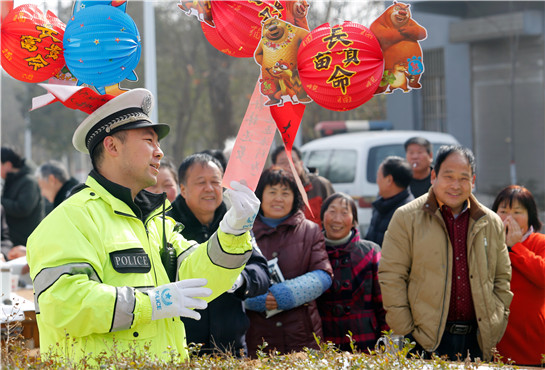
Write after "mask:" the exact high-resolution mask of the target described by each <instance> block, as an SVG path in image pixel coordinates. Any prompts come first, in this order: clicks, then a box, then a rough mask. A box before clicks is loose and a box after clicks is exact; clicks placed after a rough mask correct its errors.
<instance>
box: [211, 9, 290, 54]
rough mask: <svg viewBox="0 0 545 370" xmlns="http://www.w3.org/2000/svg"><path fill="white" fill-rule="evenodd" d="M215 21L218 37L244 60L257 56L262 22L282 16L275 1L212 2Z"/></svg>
mask: <svg viewBox="0 0 545 370" xmlns="http://www.w3.org/2000/svg"><path fill="white" fill-rule="evenodd" d="M211 3H212V18H213V19H214V24H215V25H216V30H217V33H218V35H219V36H220V37H221V38H222V39H223V40H224V41H225V42H226V43H227V44H228V45H230V50H233V51H234V53H235V54H234V55H233V56H236V57H240V58H244V57H246V58H248V57H253V56H254V50H255V48H256V47H257V44H258V43H259V40H261V28H262V21H264V20H265V19H267V18H270V17H273V16H275V15H276V16H277V17H280V16H281V13H280V12H279V11H278V9H276V8H275V7H274V5H272V3H273V1H270V0H268V1H261V2H259V5H258V4H257V2H254V1H250V0H247V1H212V2H211Z"/></svg>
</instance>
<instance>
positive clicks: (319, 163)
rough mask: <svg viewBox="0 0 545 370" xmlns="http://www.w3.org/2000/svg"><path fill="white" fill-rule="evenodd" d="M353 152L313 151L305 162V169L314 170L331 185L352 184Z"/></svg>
mask: <svg viewBox="0 0 545 370" xmlns="http://www.w3.org/2000/svg"><path fill="white" fill-rule="evenodd" d="M356 163H357V152H356V151H355V150H313V151H311V152H310V153H309V154H308V156H307V157H306V160H305V165H306V166H307V167H314V168H316V169H317V170H318V171H319V172H318V173H319V174H320V176H323V177H326V178H327V179H328V180H329V181H331V183H333V184H336V183H346V182H353V181H354V179H355V178H356Z"/></svg>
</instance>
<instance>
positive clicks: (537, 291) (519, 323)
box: [492, 185, 545, 366]
mask: <svg viewBox="0 0 545 370" xmlns="http://www.w3.org/2000/svg"><path fill="white" fill-rule="evenodd" d="M492 210H493V211H494V212H496V213H497V214H498V215H499V216H500V217H501V219H502V220H503V223H504V225H505V230H506V234H505V242H506V244H507V247H508V249H509V257H510V259H511V265H512V268H513V275H512V278H511V291H512V292H513V294H514V297H513V301H512V302H511V306H510V310H511V313H510V314H509V322H508V323H507V329H506V330H505V334H504V335H503V338H502V339H501V341H500V343H498V346H497V347H498V351H499V352H500V355H501V356H503V357H504V359H511V360H513V361H515V363H516V364H517V365H531V366H540V365H541V361H542V355H544V354H545V235H543V234H540V233H538V231H539V230H541V226H542V224H541V221H540V220H539V218H538V215H537V207H536V202H535V200H534V197H533V196H532V193H530V192H529V191H528V189H526V188H524V187H522V186H518V185H511V186H508V187H506V188H505V189H503V190H502V191H501V192H500V193H499V194H498V196H497V197H496V200H495V201H494V204H493V206H492Z"/></svg>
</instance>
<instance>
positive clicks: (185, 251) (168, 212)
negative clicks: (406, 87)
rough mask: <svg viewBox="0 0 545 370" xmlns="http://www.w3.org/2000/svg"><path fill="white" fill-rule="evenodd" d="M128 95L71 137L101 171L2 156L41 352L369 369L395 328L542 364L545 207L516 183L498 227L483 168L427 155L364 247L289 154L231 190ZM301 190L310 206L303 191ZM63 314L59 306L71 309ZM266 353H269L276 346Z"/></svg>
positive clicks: (11, 249)
mask: <svg viewBox="0 0 545 370" xmlns="http://www.w3.org/2000/svg"><path fill="white" fill-rule="evenodd" d="M152 99H153V97H152V96H151V94H150V93H149V92H148V91H147V90H145V89H134V90H131V91H130V92H127V93H124V94H122V95H120V96H119V97H116V98H115V99H113V100H111V101H110V102H108V103H106V104H105V105H104V106H102V107H100V108H99V109H97V110H96V111H95V112H94V113H92V114H91V115H89V117H87V118H86V119H85V120H84V121H83V122H82V123H81V124H80V125H79V127H78V128H77V130H76V132H75V133H74V137H73V143H74V146H75V147H76V149H77V150H79V151H81V152H83V153H87V154H89V156H90V158H91V162H92V164H93V169H92V171H91V172H90V174H89V176H88V178H87V180H86V181H85V183H78V181H77V180H75V179H74V178H73V177H71V176H70V175H69V172H68V171H67V169H66V167H65V166H64V165H63V164H62V163H61V162H58V161H48V162H45V163H43V164H41V165H40V166H39V167H38V168H37V169H36V170H34V169H33V168H32V165H31V164H30V163H27V161H26V160H25V159H24V158H22V157H21V156H20V155H19V154H18V153H17V152H16V151H15V150H13V149H12V148H10V147H2V158H1V161H2V171H1V177H2V180H3V183H2V184H3V185H2V207H1V211H2V256H1V258H2V259H3V260H11V259H14V258H18V257H21V256H25V255H26V258H27V261H28V265H29V268H30V276H31V278H32V280H33V285H34V294H35V308H36V313H37V321H38V326H39V332H40V343H41V350H42V352H43V353H44V355H46V356H47V353H48V352H47V351H52V352H54V351H57V352H60V355H62V356H69V357H71V358H78V357H81V356H83V355H84V354H87V353H95V354H98V353H101V352H102V351H105V352H106V353H107V352H108V351H110V350H111V348H113V347H114V346H112V344H113V341H114V340H116V341H117V342H116V346H115V348H118V349H127V348H130V349H131V350H135V351H137V350H146V351H148V352H149V353H151V354H155V355H158V356H160V357H168V356H170V352H169V351H168V350H167V347H169V346H170V347H169V348H170V349H171V350H172V349H173V350H175V351H177V352H178V353H179V354H180V356H181V357H182V358H184V357H185V356H187V353H188V352H187V345H188V344H189V343H195V344H196V345H198V348H199V351H198V352H197V353H198V354H199V355H202V354H211V353H226V352H229V353H232V354H234V355H235V356H238V357H246V356H250V357H255V356H256V353H258V352H259V351H261V350H263V348H266V350H274V351H277V353H290V352H292V351H301V350H303V349H304V348H315V349H318V348H319V346H318V343H317V341H316V338H321V339H322V340H325V341H330V342H332V343H333V344H335V345H336V346H337V347H338V348H340V349H341V350H346V351H351V350H353V349H354V348H356V349H357V350H360V351H364V352H369V351H372V350H374V349H375V345H376V343H377V340H378V339H379V337H381V335H383V333H385V332H386V331H388V330H391V331H392V332H393V334H396V335H402V336H404V337H405V338H408V339H409V340H411V341H414V343H415V347H414V349H413V350H412V352H411V353H414V354H415V355H419V356H423V357H428V358H429V357H430V356H431V355H432V354H436V355H439V356H446V357H447V358H448V359H450V360H456V359H465V358H466V357H469V358H471V359H476V358H481V359H484V360H491V358H492V355H493V351H494V348H497V350H498V351H499V353H500V355H501V356H503V358H504V359H510V360H512V361H514V362H515V363H516V364H518V365H540V364H541V361H542V356H543V355H544V354H545V340H543V338H544V337H545V235H544V234H542V233H540V231H541V228H542V223H541V221H540V220H539V217H538V210H537V205H536V202H535V200H534V197H533V195H532V194H531V193H530V191H528V189H526V188H525V187H523V186H519V185H511V186H508V187H506V188H504V189H503V190H501V191H500V193H499V194H498V195H497V198H496V199H495V201H494V203H493V205H492V207H491V209H489V208H487V207H486V206H485V205H483V204H481V203H480V202H479V201H478V200H477V199H476V197H475V196H474V195H473V193H472V190H473V185H474V182H475V178H476V171H475V159H474V157H473V153H472V152H471V151H470V150H469V149H467V148H464V147H462V146H443V147H441V148H440V149H439V151H438V152H437V153H436V158H435V163H433V152H432V148H431V145H430V143H429V142H428V141H427V140H425V139H423V138H412V139H410V140H408V141H407V143H406V144H405V151H406V158H401V157H387V158H385V159H384V160H383V162H382V163H381V165H380V167H379V169H378V172H377V185H378V188H379V192H378V197H377V199H376V201H375V202H373V215H372V219H371V223H370V227H369V230H367V232H366V235H365V238H364V237H363V236H362V235H360V230H359V229H358V224H359V223H358V212H357V205H356V203H355V201H354V199H352V197H350V196H348V195H347V194H344V193H339V192H335V190H334V186H333V185H332V184H331V183H330V182H329V181H328V180H327V179H325V178H324V177H321V176H320V175H319V174H318V173H311V172H310V171H309V169H308V168H306V167H305V165H304V163H303V161H302V159H301V158H302V156H301V153H300V152H299V150H298V149H297V148H294V149H293V151H292V158H293V163H294V165H295V170H296V171H295V173H292V170H291V168H290V166H289V164H288V157H287V156H288V153H287V152H286V150H285V149H284V147H283V146H279V147H277V148H276V149H275V150H274V151H273V152H272V153H271V165H270V166H267V167H266V168H265V170H264V171H263V173H262V174H261V177H260V179H259V182H258V185H257V188H256V189H255V192H254V191H252V190H251V189H249V188H248V187H247V186H246V185H245V183H243V182H237V181H234V182H232V183H231V184H230V188H229V189H225V188H224V187H223V186H222V181H223V175H224V171H225V167H226V164H227V163H228V157H225V156H224V154H223V152H222V151H220V150H206V151H204V152H201V153H195V154H192V155H190V156H188V157H187V158H184V159H180V165H179V167H178V168H176V166H175V165H174V163H175V162H176V159H166V158H164V153H163V151H162V150H161V148H160V140H161V139H162V138H163V137H165V136H166V135H167V134H168V131H169V127H168V126H167V125H165V124H158V123H154V122H152V121H151V120H150V119H149V111H150V109H151V106H152V104H151V103H150V101H151V100H152ZM294 176H298V177H299V179H300V180H301V182H302V184H303V186H304V188H305V191H306V192H307V198H308V206H307V205H305V203H304V201H303V198H302V196H301V194H300V192H299V189H298V187H297V185H296V179H295V177H294ZM61 303H62V304H61ZM264 343H266V344H267V345H266V347H264Z"/></svg>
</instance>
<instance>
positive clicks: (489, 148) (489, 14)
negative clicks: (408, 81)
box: [387, 1, 545, 211]
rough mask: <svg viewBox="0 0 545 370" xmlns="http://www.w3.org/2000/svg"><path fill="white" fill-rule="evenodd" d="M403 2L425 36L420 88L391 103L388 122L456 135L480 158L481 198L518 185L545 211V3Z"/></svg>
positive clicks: (397, 93)
mask: <svg viewBox="0 0 545 370" xmlns="http://www.w3.org/2000/svg"><path fill="white" fill-rule="evenodd" d="M404 2H405V3H409V4H411V12H412V17H413V19H415V20H416V21H417V22H418V23H420V24H421V25H422V26H424V27H426V29H427V30H428V37H427V39H426V40H424V41H422V42H421V46H422V49H423V54H424V56H423V59H424V67H425V72H424V75H423V77H422V79H421V82H422V85H423V87H422V89H421V90H416V91H415V90H413V91H411V92H410V93H408V94H404V93H402V92H401V90H397V91H395V92H394V93H392V94H391V95H390V96H388V98H387V119H388V120H389V121H391V122H392V123H393V125H394V127H395V129H418V130H431V131H441V132H448V133H450V134H452V135H454V136H455V137H456V138H457V139H458V140H459V141H460V142H461V143H462V144H463V145H465V146H467V147H469V148H471V149H472V150H473V151H474V153H475V157H476V161H477V181H476V192H477V193H479V194H483V195H488V196H489V199H492V200H493V198H494V197H495V195H496V194H497V192H498V191H499V190H500V189H501V188H503V187H504V186H507V185H510V184H512V183H518V184H520V185H524V186H526V187H527V188H528V189H529V190H530V191H531V192H532V193H533V194H534V196H535V197H536V201H537V202H538V207H539V208H540V209H541V210H542V211H543V210H545V80H544V75H545V47H544V45H545V40H544V39H545V31H544V19H545V2H543V1H404ZM492 200H489V202H490V203H491V202H492ZM486 203H487V202H485V204H486ZM487 205H491V204H487Z"/></svg>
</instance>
